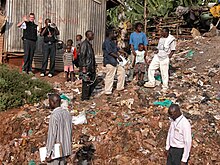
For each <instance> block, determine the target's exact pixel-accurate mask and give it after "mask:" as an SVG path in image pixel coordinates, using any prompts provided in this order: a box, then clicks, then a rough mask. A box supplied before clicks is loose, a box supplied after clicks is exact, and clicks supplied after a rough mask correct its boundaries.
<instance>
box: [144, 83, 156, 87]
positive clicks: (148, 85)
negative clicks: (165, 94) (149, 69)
mask: <svg viewBox="0 0 220 165" xmlns="http://www.w3.org/2000/svg"><path fill="white" fill-rule="evenodd" d="M144 87H146V88H154V87H155V85H154V84H153V83H150V82H146V83H145V84H144Z"/></svg>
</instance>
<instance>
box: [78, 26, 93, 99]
mask: <svg viewBox="0 0 220 165" xmlns="http://www.w3.org/2000/svg"><path fill="white" fill-rule="evenodd" d="M85 35H86V39H85V40H84V41H83V42H82V44H81V47H80V56H79V66H80V70H81V72H82V96H81V100H82V101H83V100H89V98H90V96H91V94H92V92H93V90H94V88H95V84H96V83H95V81H96V62H95V54H94V50H93V48H92V44H91V43H90V41H92V40H93V39H94V33H93V32H92V31H91V30H88V31H86V34H85Z"/></svg>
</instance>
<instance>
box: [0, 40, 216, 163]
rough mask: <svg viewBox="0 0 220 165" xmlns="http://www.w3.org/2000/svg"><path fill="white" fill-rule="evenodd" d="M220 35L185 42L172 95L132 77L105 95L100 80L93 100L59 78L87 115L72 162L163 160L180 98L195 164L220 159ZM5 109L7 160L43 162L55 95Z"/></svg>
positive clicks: (2, 154) (1, 142) (74, 108)
mask: <svg viewBox="0 0 220 165" xmlns="http://www.w3.org/2000/svg"><path fill="white" fill-rule="evenodd" d="M219 41H220V39H219V38H218V37H215V38H212V39H200V40H192V41H181V42H179V43H178V52H176V54H175V55H174V57H173V59H172V63H171V69H170V74H171V78H170V87H171V89H170V90H169V92H168V94H165V95H163V94H162V93H160V92H159V91H160V89H161V88H160V87H159V86H158V87H156V88H155V89H147V88H143V87H139V86H136V85H135V84H132V83H131V84H128V85H127V86H126V90H125V91H123V92H120V93H117V92H114V95H113V96H105V95H101V93H102V92H101V91H102V84H100V85H99V86H98V87H97V89H96V91H95V96H94V97H93V99H92V100H90V101H88V102H81V101H79V100H80V91H81V89H80V82H76V83H75V84H71V83H60V82H56V83H54V84H53V85H54V88H55V90H57V91H58V92H59V93H63V94H64V95H65V96H67V97H69V98H70V99H71V103H70V105H69V110H70V112H71V114H72V115H73V116H77V115H79V114H81V115H82V116H83V117H84V119H83V122H81V124H78V125H74V126H73V144H72V148H73V155H71V156H70V158H69V164H77V162H78V164H80V162H81V164H82V162H83V160H85V159H86V160H85V161H86V162H92V163H93V164H96V165H128V164H131V165H132V164H135V165H159V164H164V163H165V161H166V158H165V156H164V150H165V141H166V135H167V132H168V127H169V119H168V116H167V109H168V108H167V107H166V104H164V101H165V100H168V101H172V102H177V103H179V104H180V105H181V109H182V110H183V113H184V115H185V116H186V117H187V118H188V119H189V120H190V122H191V124H192V136H193V145H192V151H191V157H190V164H192V165H193V164H194V165H198V164H204V165H208V164H210V165H211V164H220V159H219V156H218V155H219V152H220V111H219V107H220V93H219V92H220V91H219V85H220V74H219V70H220V58H219V53H220V52H219V50H218V49H217V48H218V42H219ZM154 102H160V103H161V104H160V105H159V106H158V105H154ZM82 112H83V113H82ZM5 113H6V114H3V115H2V116H1V117H0V119H1V125H2V126H1V128H0V135H1V138H0V162H1V163H2V164H8V165H9V164H13V165H14V164H18V165H19V164H27V163H28V162H29V163H34V162H35V163H37V164H39V163H40V158H39V151H38V149H39V147H43V146H45V142H46V136H47V128H48V119H49V115H50V113H51V111H50V109H49V108H48V100H44V101H42V102H39V103H37V104H34V105H25V106H23V107H21V108H20V109H19V110H12V111H9V112H5ZM82 138H84V139H86V140H84V141H83V142H82ZM76 153H77V154H76ZM82 153H84V154H82ZM75 154H76V155H77V156H75ZM80 155H82V157H80ZM77 159H78V160H79V161H78V160H77ZM85 161H84V162H85Z"/></svg>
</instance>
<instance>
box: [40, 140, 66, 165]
mask: <svg viewBox="0 0 220 165" xmlns="http://www.w3.org/2000/svg"><path fill="white" fill-rule="evenodd" d="M39 152H40V160H41V162H43V161H45V158H46V156H47V149H46V147H41V148H40V149H39ZM60 157H62V153H61V145H60V143H57V144H55V145H54V156H53V154H52V159H57V158H60Z"/></svg>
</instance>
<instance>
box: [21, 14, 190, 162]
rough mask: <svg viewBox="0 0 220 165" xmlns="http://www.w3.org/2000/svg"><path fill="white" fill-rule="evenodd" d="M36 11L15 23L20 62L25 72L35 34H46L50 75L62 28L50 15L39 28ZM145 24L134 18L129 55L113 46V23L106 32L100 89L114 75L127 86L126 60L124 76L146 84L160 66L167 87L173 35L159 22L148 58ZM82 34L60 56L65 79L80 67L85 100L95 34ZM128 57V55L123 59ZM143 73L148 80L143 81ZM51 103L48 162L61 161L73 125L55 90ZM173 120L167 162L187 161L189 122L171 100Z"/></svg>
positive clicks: (92, 81)
mask: <svg viewBox="0 0 220 165" xmlns="http://www.w3.org/2000/svg"><path fill="white" fill-rule="evenodd" d="M34 20H35V15H34V13H30V15H29V19H27V18H26V17H23V20H22V21H21V22H20V23H18V25H17V26H18V27H20V28H22V29H23V38H22V40H23V44H24V65H23V68H22V70H23V72H25V73H28V74H31V73H32V61H33V57H34V51H35V49H36V41H37V34H38V33H40V36H42V37H43V38H44V40H43V45H42V48H43V49H42V50H43V59H42V67H41V74H40V76H41V77H44V76H45V75H46V71H47V66H48V58H49V57H50V66H49V72H48V74H47V75H48V77H53V76H54V73H55V57H56V43H57V37H58V35H59V34H60V33H59V30H58V28H57V26H56V25H55V24H54V23H52V22H51V20H50V19H49V18H47V19H46V20H45V27H43V28H42V20H41V19H40V20H39V26H38V25H36V24H35V22H34ZM142 29H143V25H142V24H141V23H137V24H136V25H135V31H134V32H133V33H132V34H131V35H130V43H129V44H130V50H131V54H130V55H128V53H127V52H125V51H124V50H122V49H119V48H118V46H117V40H116V37H117V36H116V34H115V33H114V30H113V29H109V30H107V32H106V39H105V41H104V42H103V45H102V50H103V65H104V67H105V69H106V76H105V87H104V93H105V94H106V95H111V94H112V93H113V83H114V80H115V76H116V75H117V86H116V90H117V91H123V90H124V89H125V80H126V70H125V65H129V72H128V73H129V74H128V75H127V76H128V81H133V80H134V79H135V80H136V81H135V82H137V83H138V84H141V85H143V86H144V87H147V88H154V87H155V86H156V80H155V77H154V76H155V71H156V70H158V69H159V70H160V72H161V77H162V92H166V91H167V89H168V88H169V83H168V82H169V72H168V71H169V64H170V58H171V57H172V55H173V54H174V52H175V49H176V39H175V37H174V36H172V35H171V34H170V31H169V29H168V28H163V29H162V32H161V38H160V40H159V43H158V46H157V47H155V48H154V49H153V53H154V57H153V59H152V61H150V58H149V54H148V39H147V36H146V34H145V33H143V32H142ZM82 38H83V37H82V36H81V35H77V36H76V45H75V46H74V45H73V43H74V42H73V40H72V39H69V40H68V41H67V42H66V44H65V46H64V53H63V62H64V73H65V78H66V80H67V81H68V80H71V81H75V79H76V77H75V72H74V66H75V67H79V71H80V78H81V79H82V96H81V100H82V101H84V100H89V99H90V97H91V95H92V92H93V90H94V89H95V86H96V85H97V79H96V67H97V65H96V61H95V53H94V50H93V46H92V43H91V41H92V40H93V39H94V33H93V32H92V31H91V30H88V31H86V33H85V40H84V41H82ZM127 61H130V62H128V64H126V63H127ZM146 74H147V76H148V81H147V82H145V81H144V77H145V75H146ZM49 101H50V106H51V108H53V109H54V110H53V113H52V115H51V118H50V122H49V131H48V141H47V157H46V161H47V162H48V163H49V164H65V158H66V157H67V156H69V155H70V154H71V140H72V138H71V137H72V126H71V116H70V114H69V112H67V110H65V109H63V108H61V107H60V96H59V95H57V94H54V95H51V96H50V97H49ZM168 114H169V116H170V120H171V125H170V129H169V132H168V136H167V141H166V150H167V152H166V155H167V165H180V164H181V165H183V164H187V162H188V160H189V155H190V148H191V143H192V136H191V126H190V123H189V121H188V120H187V119H186V118H185V117H184V116H183V114H182V112H181V110H180V107H179V106H178V105H177V104H172V105H171V106H170V108H169V110H168ZM56 143H61V146H62V152H63V157H62V158H59V159H55V160H52V159H51V157H52V155H53V154H54V153H53V152H54V151H53V147H54V145H55V144H56Z"/></svg>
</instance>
